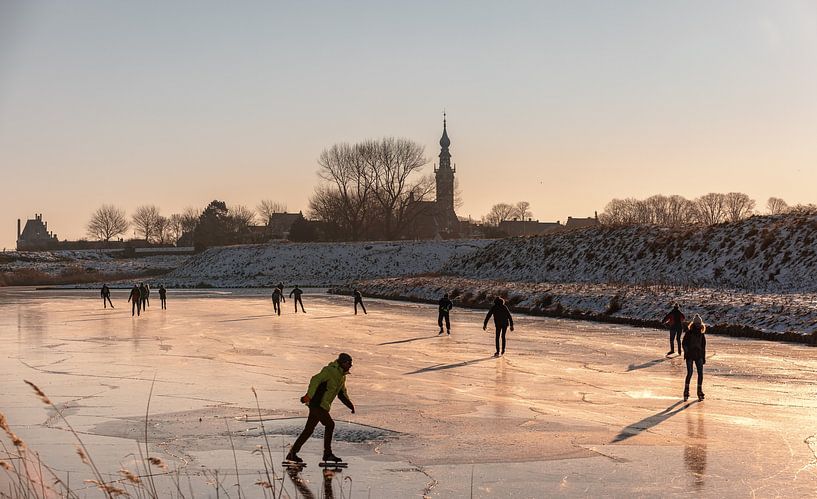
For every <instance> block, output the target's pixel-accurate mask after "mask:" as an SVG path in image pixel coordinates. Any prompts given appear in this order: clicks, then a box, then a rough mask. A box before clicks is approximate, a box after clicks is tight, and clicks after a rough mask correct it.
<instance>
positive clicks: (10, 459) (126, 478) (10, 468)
mask: <svg viewBox="0 0 817 499" xmlns="http://www.w3.org/2000/svg"><path fill="white" fill-rule="evenodd" d="M25 383H26V384H28V385H29V386H30V387H31V389H32V390H33V391H34V393H35V394H36V395H37V397H38V398H39V399H40V401H42V403H43V404H45V405H47V406H48V407H49V408H50V409H51V410H52V411H55V412H56V414H57V415H58V416H59V417H60V419H61V421H62V422H63V423H64V424H65V425H66V426H67V427H68V430H69V431H70V432H71V434H72V435H73V436H74V438H75V439H76V441H77V456H78V457H79V460H80V461H81V462H82V463H83V464H84V465H86V466H87V467H88V470H89V472H90V473H91V475H92V477H91V478H87V479H84V480H81V481H80V483H81V484H83V485H91V486H93V487H94V488H96V489H97V490H98V491H99V492H100V493H101V494H102V495H103V496H104V497H107V498H111V499H113V498H118V497H136V498H140V499H142V498H144V499H158V498H160V497H166V496H167V494H169V495H170V496H172V497H178V498H185V497H191V498H192V497H195V493H194V492H193V485H192V481H191V479H192V478H199V477H198V475H195V476H191V475H189V474H186V475H184V476H185V477H186V478H187V482H188V488H189V492H185V491H183V490H182V487H181V483H182V482H181V479H182V476H183V475H182V473H181V471H180V470H178V469H176V470H172V471H171V470H169V469H168V465H167V464H166V463H165V462H164V461H162V460H161V459H159V458H158V457H155V456H150V455H144V454H142V449H141V447H140V446H137V448H138V449H139V454H140V456H142V458H141V460H140V461H137V464H136V466H137V469H136V471H135V472H134V471H131V470H128V469H126V468H124V467H122V468H120V469H119V470H118V475H117V474H114V475H109V479H107V480H106V479H104V478H103V475H102V473H101V472H100V471H99V469H98V468H97V467H96V465H95V464H94V461H93V459H92V458H91V455H90V453H89V451H88V448H87V447H86V446H85V444H84V443H83V441H82V439H81V438H80V435H79V434H78V433H77V432H76V431H75V430H74V428H73V427H72V426H71V424H70V423H69V421H68V420H67V419H66V417H65V415H64V414H63V412H62V411H61V410H60V408H59V407H58V406H56V405H55V404H54V403H53V402H52V401H51V399H50V398H49V397H48V396H47V395H46V394H45V392H43V391H42V390H41V389H40V388H39V387H38V386H37V385H36V384H34V383H32V382H30V381H25ZM252 392H253V396H254V397H255V401H256V407H257V408H258V419H259V421H260V422H261V428H262V433H263V435H264V442H265V444H266V446H265V447H264V446H260V445H259V446H258V448H257V449H256V450H255V451H253V454H260V455H261V458H262V464H263V470H259V472H258V475H259V479H258V480H256V481H255V483H254V485H255V486H256V487H257V488H254V489H253V494H252V495H253V496H258V493H260V494H261V496H260V497H264V498H265V499H266V498H271V499H284V498H292V497H310V496H311V497H315V495H314V494H313V493H312V492H311V491H310V490H309V489H308V488H307V487H306V483H307V482H305V481H304V480H303V479H302V478H301V477H300V476H299V475H298V472H297V471H296V472H294V474H293V473H286V474H280V475H279V474H278V473H277V472H276V470H275V467H274V465H273V456H272V449H271V447H270V445H269V438H268V435H267V433H266V430H265V429H264V420H263V417H262V414H261V407H260V404H259V403H258V394H257V393H256V391H255V388H252ZM152 393H153V385H151V394H150V395H149V396H148V404H147V409H146V410H145V428H147V427H148V418H149V410H150V396H151V395H152ZM225 424H227V420H226V419H225ZM0 430H2V432H1V433H0V477H2V474H5V475H6V477H7V478H8V479H9V480H7V481H8V485H7V487H8V488H7V489H4V490H0V497H15V498H18V497H19V498H51V497H64V498H69V499H78V498H79V497H81V496H80V493H82V492H80V491H77V490H75V489H73V488H72V487H71V481H70V475H69V474H68V473H67V472H66V473H65V476H64V477H62V476H61V475H60V473H58V472H57V471H55V470H54V469H53V468H51V467H50V466H48V465H47V464H45V463H43V462H42V461H41V460H40V457H39V455H38V454H37V453H36V452H34V451H33V450H31V449H30V448H29V447H28V446H27V445H26V443H25V442H24V441H23V440H22V439H21V438H20V437H19V436H17V435H16V434H15V433H14V432H13V431H12V430H11V427H10V426H9V424H8V420H7V419H6V416H5V415H4V414H3V413H2V412H0ZM228 436H229V438H230V447H231V449H232V450H233V460H234V466H235V468H234V472H235V477H236V483H235V484H233V485H234V487H235V488H236V489H237V493H238V497H239V498H242V497H245V496H247V491H245V490H244V489H243V488H242V486H241V482H240V480H239V477H240V474H239V469H238V461H237V458H236V456H235V447H234V446H233V441H232V433H231V432H230V431H229V427H228ZM6 440H7V441H9V442H10V443H11V447H9V446H7V445H6V442H5V441H6ZM147 452H148V443H147V438H145V453H147ZM140 463H141V466H140ZM151 467H156V468H159V470H160V471H159V472H155V471H153V470H151ZM203 475H204V478H205V480H206V481H205V483H206V484H209V486H210V487H212V491H211V492H214V493H215V494H213V495H214V496H215V497H220V496H221V494H222V493H223V495H224V496H225V497H231V496H230V491H228V490H227V488H225V483H224V480H225V478H224V474H223V473H222V474H221V476H220V474H219V470H204V471H203ZM154 478H155V479H156V480H157V481H158V480H161V479H165V480H166V481H165V482H164V485H165V487H167V488H168V490H164V491H162V489H161V488H158V489H157V487H156V484H155V483H154ZM264 478H266V479H264ZM285 478H288V479H289V484H290V485H292V486H293V488H294V490H292V491H290V490H288V489H287V481H286V479H285ZM336 480H338V478H337V477H336V476H332V475H326V474H325V475H324V482H323V484H322V485H323V491H324V492H325V497H327V498H329V497H339V498H340V499H351V497H352V489H351V478H350V477H346V478H345V480H348V481H349V489H348V492H347V491H345V490H344V488H343V482H340V483H339V484H335V481H336ZM74 482H75V483H76V479H75V480H74ZM168 482H169V483H168ZM160 485H161V483H160ZM334 485H339V487H338V490H339V492H340V495H339V496H335V495H333V492H332V491H334V490H335V486H334ZM4 486H5V484H4ZM230 488H232V487H230Z"/></svg>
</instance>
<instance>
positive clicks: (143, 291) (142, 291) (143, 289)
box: [139, 282, 148, 310]
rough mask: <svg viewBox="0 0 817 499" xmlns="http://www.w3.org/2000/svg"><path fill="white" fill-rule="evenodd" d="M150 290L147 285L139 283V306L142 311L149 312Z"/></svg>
mask: <svg viewBox="0 0 817 499" xmlns="http://www.w3.org/2000/svg"><path fill="white" fill-rule="evenodd" d="M147 301H148V288H147V286H145V283H143V282H142V283H139V306H141V307H142V310H147Z"/></svg>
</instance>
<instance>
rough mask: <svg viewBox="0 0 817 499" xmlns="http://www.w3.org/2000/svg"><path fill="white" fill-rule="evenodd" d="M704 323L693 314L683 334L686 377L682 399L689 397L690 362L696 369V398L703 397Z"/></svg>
mask: <svg viewBox="0 0 817 499" xmlns="http://www.w3.org/2000/svg"><path fill="white" fill-rule="evenodd" d="M704 333H706V324H704V321H702V320H701V316H700V315H698V314H695V316H693V317H692V322H690V323H689V326H688V327H687V332H686V334H685V335H684V342H683V344H684V360H686V363H687V377H686V381H684V401H686V400H687V399H688V398H689V381H690V380H691V379H692V364H693V363H694V364H695V367H696V368H697V369H698V400H703V399H704V391H703V383H704V364H706V335H705V334H704Z"/></svg>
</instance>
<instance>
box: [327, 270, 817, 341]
mask: <svg viewBox="0 0 817 499" xmlns="http://www.w3.org/2000/svg"><path fill="white" fill-rule="evenodd" d="M356 286H357V288H358V289H359V290H360V291H361V292H362V293H363V294H364V295H366V296H372V297H379V298H388V299H397V300H410V301H422V302H430V303H435V302H436V301H437V300H439V299H440V297H441V296H442V295H443V293H448V294H449V295H450V297H451V298H452V299H453V301H454V304H455V306H461V307H469V308H488V306H489V305H490V304H491V302H492V301H493V299H494V297H496V296H502V297H503V298H505V300H506V301H507V302H508V304H509V306H510V308H511V310H513V311H515V312H520V313H527V314H532V315H547V316H553V317H566V318H572V319H581V320H596V321H602V322H614V323H625V324H632V325H637V326H649V327H656V328H660V327H661V324H660V322H659V321H660V319H662V318H663V317H664V315H665V314H666V313H667V312H668V311H669V308H670V305H671V304H672V303H673V302H676V301H677V302H679V303H681V304H682V307H683V311H684V312H685V313H686V314H687V315H688V316H689V317H691V316H692V314H696V313H698V314H701V316H702V317H703V318H704V320H705V321H706V322H707V323H708V324H709V325H710V332H712V333H716V334H728V335H731V336H746V337H751V338H763V339H772V340H785V341H795V342H800V343H809V344H812V345H814V344H816V343H817V307H815V305H817V294H805V293H796V294H794V293H788V294H782V293H749V292H740V291H726V290H718V289H707V288H682V287H675V286H665V285H661V286H659V285H652V286H636V285H613V284H591V283H558V284H554V283H523V282H506V281H489V280H477V279H467V278H462V277H452V276H439V277H437V276H435V277H413V278H394V279H374V280H368V281H363V282H358V283H356ZM330 292H334V293H347V292H348V290H347V289H341V288H338V289H332V290H330Z"/></svg>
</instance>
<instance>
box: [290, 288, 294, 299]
mask: <svg viewBox="0 0 817 499" xmlns="http://www.w3.org/2000/svg"><path fill="white" fill-rule="evenodd" d="M294 292H295V290H294V289H293V290H292V291H290V292H289V297H290V298H292V293H294Z"/></svg>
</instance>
